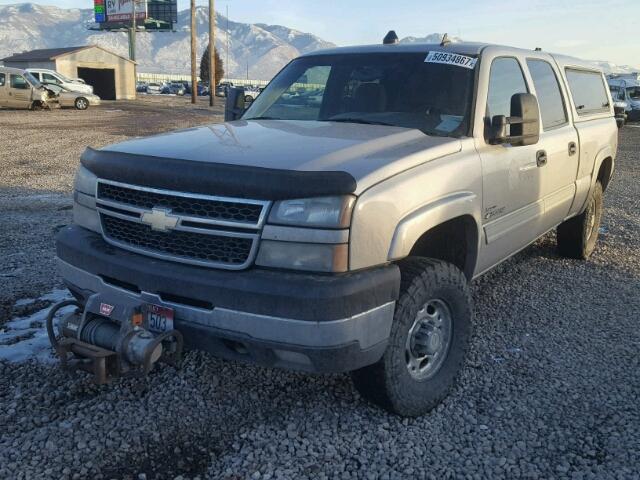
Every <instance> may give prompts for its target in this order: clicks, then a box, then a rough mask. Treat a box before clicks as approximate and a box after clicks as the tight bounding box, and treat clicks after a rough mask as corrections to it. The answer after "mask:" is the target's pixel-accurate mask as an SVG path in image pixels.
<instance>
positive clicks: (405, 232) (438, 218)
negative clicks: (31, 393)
mask: <svg viewBox="0 0 640 480" xmlns="http://www.w3.org/2000/svg"><path fill="white" fill-rule="evenodd" d="M480 212H481V208H480V205H479V203H478V196H477V195H476V194H475V193H473V192H469V191H463V192H455V193H452V194H449V195H446V196H444V197H441V198H439V199H436V200H434V201H432V202H430V203H427V204H426V205H423V206H421V207H419V208H417V209H416V210H414V211H412V212H411V213H409V214H407V215H405V216H404V217H403V218H402V219H401V220H400V222H399V223H398V225H397V226H396V229H395V232H394V234H393V238H392V240H391V245H390V247H389V253H388V256H387V258H388V260H389V261H395V260H400V259H402V258H405V257H407V256H408V255H409V253H410V252H411V250H412V248H413V246H414V245H415V244H416V242H417V241H418V240H419V239H420V237H422V236H423V235H424V234H425V233H426V232H428V231H429V230H431V229H432V228H434V227H437V226H438V225H441V224H443V223H445V222H447V221H449V220H453V219H456V218H460V217H465V216H467V217H471V218H473V220H474V223H475V225H476V229H477V232H476V235H477V236H476V245H475V250H474V251H473V252H471V253H472V259H473V261H472V262H471V263H473V265H472V268H475V263H476V261H477V257H478V248H479V244H480V239H481V238H482V232H481V231H480V229H481V222H479V221H478V219H479V218H480V215H481V213H480ZM465 273H468V272H465Z"/></svg>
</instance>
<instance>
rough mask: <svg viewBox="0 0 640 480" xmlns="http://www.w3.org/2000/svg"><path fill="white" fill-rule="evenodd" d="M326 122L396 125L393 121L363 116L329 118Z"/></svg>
mask: <svg viewBox="0 0 640 480" xmlns="http://www.w3.org/2000/svg"><path fill="white" fill-rule="evenodd" d="M326 121H327V122H342V123H360V124H362V125H385V126H387V127H397V126H398V125H394V124H393V123H387V122H381V121H379V120H365V119H364V118H329V119H327V120H326Z"/></svg>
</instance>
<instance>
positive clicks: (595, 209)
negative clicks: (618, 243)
mask: <svg viewBox="0 0 640 480" xmlns="http://www.w3.org/2000/svg"><path fill="white" fill-rule="evenodd" d="M602 205H603V193H602V184H601V183H600V182H599V181H597V182H596V184H595V186H594V187H593V191H592V192H591V196H590V197H589V200H588V202H587V208H586V209H585V211H584V212H582V214H580V215H578V216H577V217H573V218H571V219H569V220H567V221H566V222H564V223H562V224H560V225H559V226H558V232H557V233H558V235H557V236H558V240H557V241H558V253H559V254H560V255H562V256H563V257H568V258H578V259H582V260H586V259H587V258H589V257H590V256H591V254H592V253H593V251H594V250H595V248H596V243H597V242H598V236H599V233H600V222H601V221H602Z"/></svg>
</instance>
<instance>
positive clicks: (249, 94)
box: [244, 85, 260, 102]
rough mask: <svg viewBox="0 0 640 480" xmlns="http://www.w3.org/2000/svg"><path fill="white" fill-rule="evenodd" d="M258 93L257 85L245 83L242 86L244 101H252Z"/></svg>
mask: <svg viewBox="0 0 640 480" xmlns="http://www.w3.org/2000/svg"><path fill="white" fill-rule="evenodd" d="M258 95H260V90H258V87H255V86H253V85H247V86H245V87H244V99H245V101H246V102H253V101H254V100H255V99H256V98H258Z"/></svg>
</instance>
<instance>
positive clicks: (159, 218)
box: [141, 208, 179, 232]
mask: <svg viewBox="0 0 640 480" xmlns="http://www.w3.org/2000/svg"><path fill="white" fill-rule="evenodd" d="M170 213H171V210H168V209H164V208H153V209H151V211H150V212H144V213H143V214H142V217H141V220H142V223H144V224H145V225H149V226H151V229H152V230H156V231H158V232H168V231H169V230H173V229H174V228H176V226H177V225H178V220H179V217H176V216H174V215H170Z"/></svg>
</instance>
